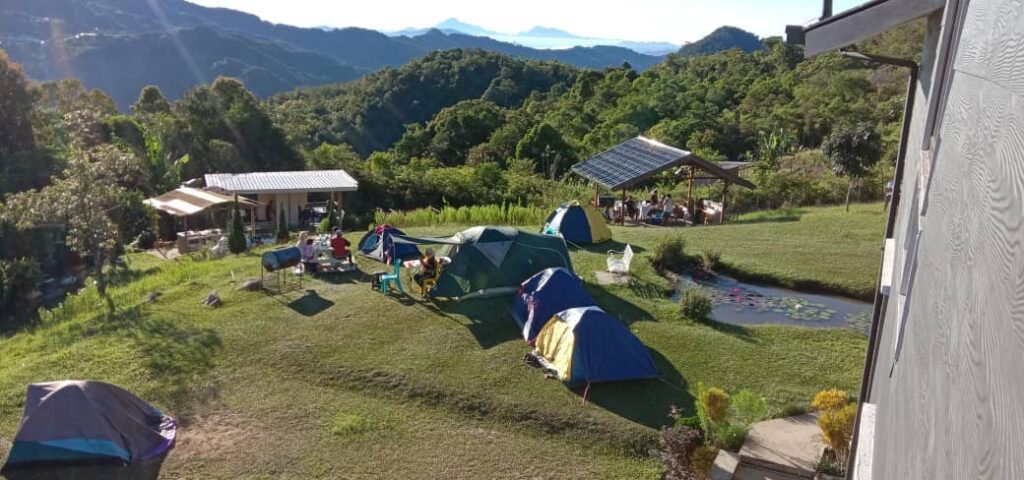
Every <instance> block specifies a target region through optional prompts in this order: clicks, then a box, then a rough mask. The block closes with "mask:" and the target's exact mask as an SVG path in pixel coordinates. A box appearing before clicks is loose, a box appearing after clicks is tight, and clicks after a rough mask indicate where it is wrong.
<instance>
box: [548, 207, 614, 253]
mask: <svg viewBox="0 0 1024 480" xmlns="http://www.w3.org/2000/svg"><path fill="white" fill-rule="evenodd" d="M541 233H543V234H545V235H558V236H561V237H562V238H564V239H565V240H566V241H567V242H572V243H578V244H587V243H601V242H604V241H606V240H611V238H612V231H611V230H610V229H608V225H607V224H606V223H605V221H604V217H603V216H601V214H600V213H598V211H597V210H594V209H593V208H591V207H590V206H584V205H580V202H571V203H566V204H562V206H561V207H558V208H557V209H555V211H554V212H551V215H549V216H548V219H547V220H545V222H544V228H542V229H541Z"/></svg>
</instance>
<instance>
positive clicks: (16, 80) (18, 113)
mask: <svg viewBox="0 0 1024 480" xmlns="http://www.w3.org/2000/svg"><path fill="white" fill-rule="evenodd" d="M32 102H33V98H32V93H31V92H30V91H29V89H28V81H27V80H26V79H25V74H24V73H22V71H21V67H19V66H18V65H17V64H16V63H13V62H11V61H10V60H9V59H8V58H7V54H6V53H4V52H3V51H2V50H0V112H3V121H0V155H3V154H7V153H14V152H22V151H26V150H31V149H33V148H35V139H34V138H33V136H32Z"/></svg>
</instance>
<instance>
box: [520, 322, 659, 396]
mask: <svg viewBox="0 0 1024 480" xmlns="http://www.w3.org/2000/svg"><path fill="white" fill-rule="evenodd" d="M536 353H537V354H538V355H539V356H541V357H542V358H543V359H544V361H545V363H546V364H547V365H546V366H547V367H549V368H552V369H553V370H555V371H556V372H557V374H558V378H559V379H560V380H562V381H563V382H565V383H566V384H568V385H577V384H580V383H590V382H614V381H619V380H637V379H645V378H654V377H657V376H658V369H657V367H655V366H654V360H652V359H651V354H650V352H648V351H647V347H645V346H644V344H643V343H641V342H640V339H638V338H636V336H634V335H633V333H632V332H630V331H629V330H628V329H626V327H624V326H623V325H622V324H621V323H619V321H618V320H616V319H615V317H612V316H611V315H609V314H607V313H606V312H605V311H604V310H601V309H600V308H598V307H581V308H571V309H569V310H565V311H562V312H559V313H558V314H557V315H554V316H553V317H551V320H549V321H548V322H547V324H546V325H544V328H542V329H541V331H540V333H539V334H537V342H536Z"/></svg>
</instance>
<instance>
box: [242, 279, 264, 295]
mask: <svg viewBox="0 0 1024 480" xmlns="http://www.w3.org/2000/svg"><path fill="white" fill-rule="evenodd" d="M238 289H239V290H245V291H247V292H255V291H257V290H262V289H263V280H260V279H258V278H250V279H248V280H246V281H244V282H242V284H241V285H239V286H238Z"/></svg>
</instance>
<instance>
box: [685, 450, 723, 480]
mask: <svg viewBox="0 0 1024 480" xmlns="http://www.w3.org/2000/svg"><path fill="white" fill-rule="evenodd" d="M716 457H718V449H717V448H715V447H709V446H707V445H702V446H700V447H697V449H696V450H694V452H693V455H691V456H690V463H691V464H692V465H693V471H694V472H695V473H696V474H697V478H706V477H707V475H708V473H709V472H711V467H713V466H714V465H715V458H716Z"/></svg>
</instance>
